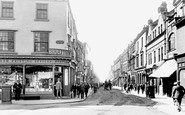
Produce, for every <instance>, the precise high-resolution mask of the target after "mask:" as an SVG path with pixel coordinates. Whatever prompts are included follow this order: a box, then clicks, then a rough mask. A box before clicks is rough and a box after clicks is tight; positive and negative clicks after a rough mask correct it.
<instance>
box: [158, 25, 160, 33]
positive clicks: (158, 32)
mask: <svg viewBox="0 0 185 115" xmlns="http://www.w3.org/2000/svg"><path fill="white" fill-rule="evenodd" d="M159 34H160V26H159V27H158V35H159Z"/></svg>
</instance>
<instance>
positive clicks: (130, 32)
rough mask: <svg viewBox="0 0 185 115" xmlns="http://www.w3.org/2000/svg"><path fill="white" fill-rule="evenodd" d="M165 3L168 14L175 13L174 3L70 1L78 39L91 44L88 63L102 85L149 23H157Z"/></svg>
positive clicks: (99, 0)
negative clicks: (149, 21) (117, 61)
mask: <svg viewBox="0 0 185 115" xmlns="http://www.w3.org/2000/svg"><path fill="white" fill-rule="evenodd" d="M163 1H166V3H167V8H168V11H170V10H172V9H173V6H172V3H173V0H69V2H70V5H71V9H72V13H73V17H74V19H75V22H76V26H77V31H78V39H79V40H80V41H82V42H87V43H88V45H89V47H90V52H89V53H88V59H89V60H91V61H92V63H93V66H94V70H95V73H96V74H97V75H98V77H99V78H100V80H101V81H104V80H105V79H106V78H108V76H109V71H110V69H111V65H113V62H114V60H115V59H116V58H117V57H118V56H119V55H120V54H121V53H122V52H123V50H124V49H125V48H126V47H127V46H128V44H130V43H131V41H132V40H134V38H135V37H136V36H137V34H138V33H139V32H140V31H141V30H142V28H143V27H144V25H147V22H148V19H153V20H157V19H158V16H159V14H158V7H159V6H160V5H161V3H162V2H163Z"/></svg>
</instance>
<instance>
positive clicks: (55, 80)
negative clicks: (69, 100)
mask: <svg viewBox="0 0 185 115" xmlns="http://www.w3.org/2000/svg"><path fill="white" fill-rule="evenodd" d="M58 79H60V82H61V85H62V96H63V94H64V93H63V73H62V72H60V73H55V76H54V95H55V96H56V93H57V91H56V86H55V84H56V82H57V80H58ZM58 95H59V96H60V94H58Z"/></svg>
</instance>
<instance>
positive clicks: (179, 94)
mask: <svg viewBox="0 0 185 115" xmlns="http://www.w3.org/2000/svg"><path fill="white" fill-rule="evenodd" d="M184 94H185V89H184V87H183V86H182V85H180V81H177V86H175V88H174V90H173V92H172V95H173V96H174V98H175V101H176V103H177V110H178V111H179V112H180V111H181V101H182V98H183V96H184Z"/></svg>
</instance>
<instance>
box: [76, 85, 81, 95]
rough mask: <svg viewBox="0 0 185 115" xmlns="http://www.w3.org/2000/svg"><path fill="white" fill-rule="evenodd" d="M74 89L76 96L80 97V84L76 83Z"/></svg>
mask: <svg viewBox="0 0 185 115" xmlns="http://www.w3.org/2000/svg"><path fill="white" fill-rule="evenodd" d="M76 90H77V95H78V98H80V94H81V90H80V84H79V83H78V84H77V85H76Z"/></svg>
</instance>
